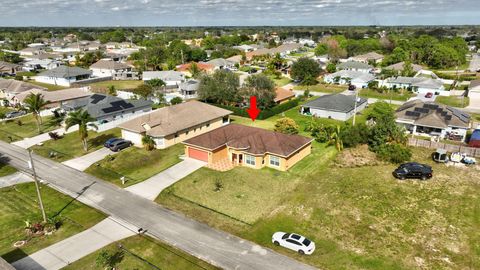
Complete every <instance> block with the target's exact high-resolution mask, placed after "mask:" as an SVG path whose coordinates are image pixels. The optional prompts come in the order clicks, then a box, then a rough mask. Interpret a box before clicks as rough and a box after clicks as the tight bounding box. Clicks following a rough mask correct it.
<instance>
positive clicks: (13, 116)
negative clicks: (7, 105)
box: [5, 111, 25, 119]
mask: <svg viewBox="0 0 480 270" xmlns="http://www.w3.org/2000/svg"><path fill="white" fill-rule="evenodd" d="M22 115H25V112H24V111H13V112H9V113H7V114H5V118H7V119H11V118H15V117H19V116H22Z"/></svg>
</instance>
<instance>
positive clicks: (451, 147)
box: [408, 138, 480, 157]
mask: <svg viewBox="0 0 480 270" xmlns="http://www.w3.org/2000/svg"><path fill="white" fill-rule="evenodd" d="M408 145H411V146H418V147H425V148H430V149H438V148H441V149H445V150H447V151H448V152H461V153H465V154H467V155H469V156H472V157H480V148H473V147H468V146H463V145H455V144H448V143H442V142H432V141H427V140H421V139H416V138H408Z"/></svg>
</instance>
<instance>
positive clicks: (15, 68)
mask: <svg viewBox="0 0 480 270" xmlns="http://www.w3.org/2000/svg"><path fill="white" fill-rule="evenodd" d="M19 71H22V66H21V65H17V64H12V63H9V62H3V61H0V73H8V74H16V73H17V72H19Z"/></svg>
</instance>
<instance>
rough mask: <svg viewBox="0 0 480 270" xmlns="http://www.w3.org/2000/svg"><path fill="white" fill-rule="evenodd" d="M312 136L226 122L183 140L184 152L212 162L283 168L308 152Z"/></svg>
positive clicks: (286, 168) (281, 169)
mask: <svg viewBox="0 0 480 270" xmlns="http://www.w3.org/2000/svg"><path fill="white" fill-rule="evenodd" d="M312 140H313V139H311V138H307V137H303V136H300V135H287V134H283V133H279V132H273V131H269V130H265V129H261V128H256V127H249V126H244V125H238V124H229V125H226V126H223V127H221V128H218V129H215V130H213V131H210V132H207V133H205V134H203V135H200V136H197V137H194V138H191V139H189V140H186V141H185V142H183V144H184V145H185V155H186V156H187V157H190V158H193V159H198V160H201V161H205V162H208V163H209V164H215V163H217V162H222V161H227V162H230V163H232V164H233V165H234V166H245V167H250V168H254V169H261V168H263V167H270V168H273V169H277V170H280V171H286V170H288V169H290V168H291V167H292V166H293V165H295V164H296V163H297V162H298V161H300V160H302V159H303V158H304V157H306V156H308V155H309V154H310V153H311V144H312Z"/></svg>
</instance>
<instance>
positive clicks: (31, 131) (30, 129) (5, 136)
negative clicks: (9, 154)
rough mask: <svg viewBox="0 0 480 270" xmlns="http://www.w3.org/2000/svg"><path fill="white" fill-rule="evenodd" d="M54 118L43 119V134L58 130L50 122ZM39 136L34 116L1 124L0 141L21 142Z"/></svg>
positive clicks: (26, 116)
mask: <svg viewBox="0 0 480 270" xmlns="http://www.w3.org/2000/svg"><path fill="white" fill-rule="evenodd" d="M51 119H52V117H43V124H42V125H41V126H40V127H41V133H44V132H49V131H52V130H55V129H58V128H59V127H58V126H55V125H54V124H52V122H51V121H50V120H51ZM37 135H38V130H37V122H36V121H35V118H34V117H33V115H31V114H29V115H25V116H23V117H20V118H18V119H12V120H5V121H1V122H0V140H2V141H6V142H12V141H21V140H23V139H25V138H31V137H34V136H37Z"/></svg>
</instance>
